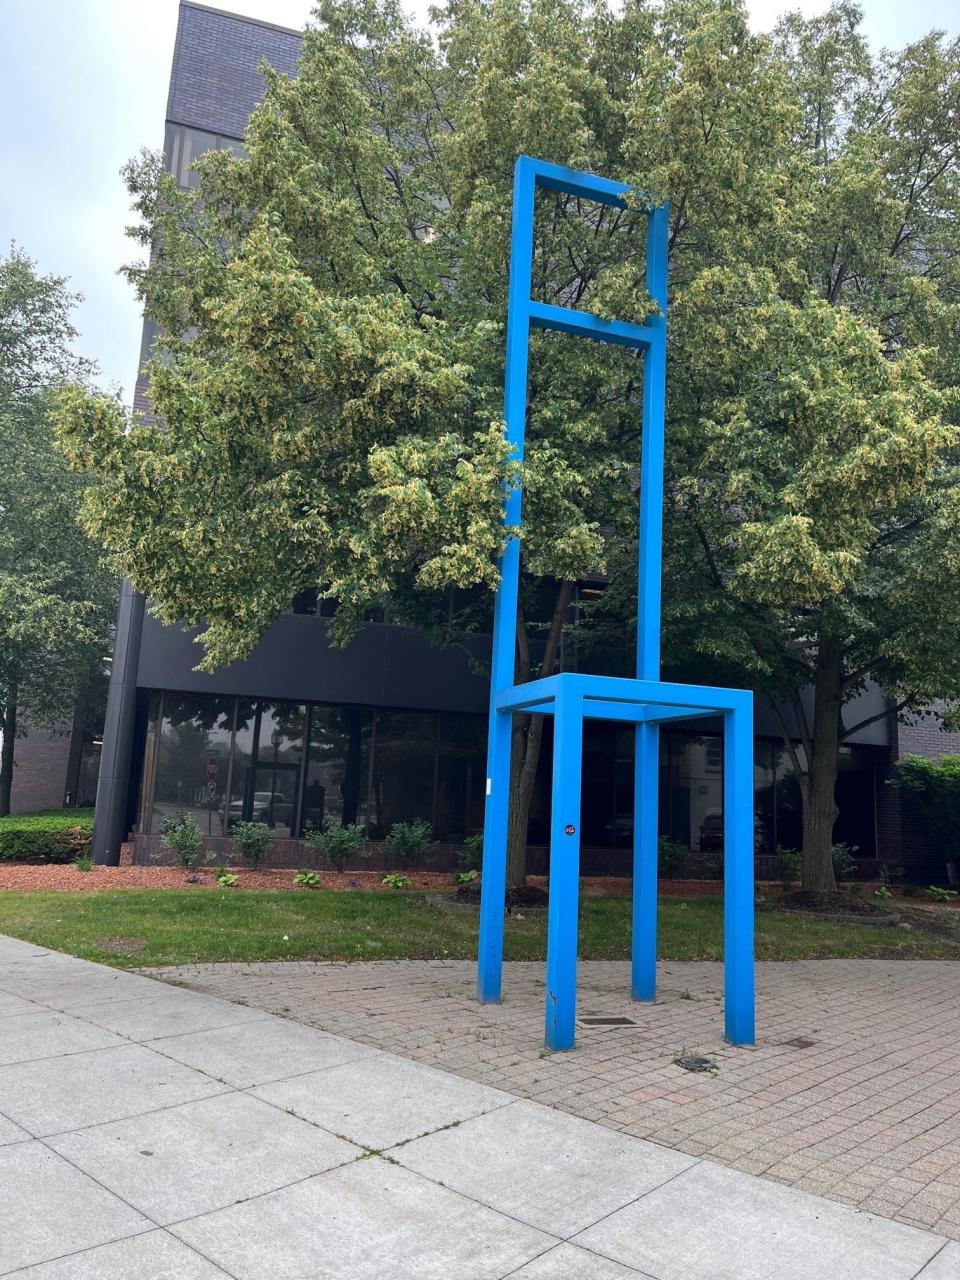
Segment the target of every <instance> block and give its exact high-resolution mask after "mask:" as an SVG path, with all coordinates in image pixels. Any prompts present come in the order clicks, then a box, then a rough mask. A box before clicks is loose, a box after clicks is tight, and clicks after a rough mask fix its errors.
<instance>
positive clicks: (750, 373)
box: [61, 0, 960, 887]
mask: <svg viewBox="0 0 960 1280" xmlns="http://www.w3.org/2000/svg"><path fill="white" fill-rule="evenodd" d="M436 35H437V39H436V40H431V39H430V38H428V37H427V36H425V35H422V34H419V33H417V32H416V31H414V30H413V29H411V28H410V27H409V26H408V25H407V24H406V22H405V21H404V19H403V18H402V16H401V14H400V12H399V9H398V8H397V7H396V6H395V4H394V3H392V0H358V2H356V3H353V2H348V0H325V2H324V3H322V4H320V6H319V8H318V9H317V25H316V27H315V29H312V30H309V31H308V32H307V34H306V36H305V40H304V55H303V61H302V64H301V67H300V75H299V77H298V78H297V79H296V80H294V81H290V80H287V79H286V78H284V77H282V76H279V75H276V74H275V73H273V72H271V71H269V69H265V76H266V80H267V92H266V97H265V100H264V103H263V105H262V106H261V107H260V108H259V109H258V110H257V111H256V112H255V113H254V115H253V117H252V119H251V122H250V126H249V128H248V130H247V134H246V137H245V139H244V147H245V150H246V156H245V157H240V156H237V155H234V154H231V153H227V152H219V153H215V154H210V155H207V156H205V157H203V158H202V159H201V160H199V161H198V162H197V165H196V168H197V170H198V173H199V187H198V188H197V189H196V190H194V191H191V192H189V193H183V192H178V191H177V190H176V188H175V186H174V183H173V179H172V178H171V177H170V176H169V175H168V174H166V173H165V172H164V171H163V168H162V165H161V164H160V162H159V160H158V159H157V158H156V157H150V156H146V155H145V156H143V157H142V158H141V159H140V160H138V161H137V162H135V163H134V164H132V165H131V166H130V168H129V170H128V181H129V185H130V189H131V192H132V194H133V197H134V201H135V205H136V208H137V210H138V212H139V213H140V214H141V215H142V219H143V223H142V226H143V230H142V232H141V236H142V239H143V240H144V243H145V244H147V245H149V247H150V249H151V259H150V263H149V265H148V266H147V267H145V268H137V269H134V270H132V271H131V276H132V278H133V279H134V281H135V283H136V285H137V287H138V288H139V290H140V293H141V295H142V297H143V298H144V301H145V305H146V308H147V310H148V313H149V314H150V315H152V316H153V317H154V318H155V319H156V320H157V321H158V322H159V323H160V325H161V326H163V329H164V332H165V334H166V335H167V336H166V337H164V338H163V340H162V348H163V351H162V359H158V360H157V361H156V362H155V363H154V366H153V369H152V395H153V402H154V407H155V409H156V412H157V414H158V415H159V417H160V418H161V419H162V420H163V425H162V426H161V425H159V424H150V423H146V422H139V423H135V424H133V425H132V426H131V424H130V423H129V422H128V420H127V419H126V417H125V416H124V415H123V414H122V413H121V411H120V410H119V408H118V407H117V406H116V405H115V404H114V403H113V402H111V401H109V400H106V399H103V398H96V397H93V398H91V397H89V396H87V395H85V394H83V393H81V392H76V393H71V394H70V395H69V396H67V397H65V399H64V402H63V414H62V420H61V430H62V439H63V443H64V446H65V448H66V449H67V451H68V454H69V455H70V457H71V458H72V460H73V462H74V463H75V465H78V466H81V467H85V468H87V469H89V470H90V471H91V472H93V474H95V475H96V476H97V478H98V479H97V483H96V484H95V485H94V486H93V487H92V488H91V490H90V491H89V494H88V498H87V502H86V520H87V524H88V527H89V528H90V529H91V531H93V532H94V533H95V534H96V536H98V537H100V538H102V539H103V541H104V542H105V544H106V545H107V546H108V547H109V549H110V551H111V553H112V555H113V557H114V562H115V564H116V566H117V568H118V569H120V570H122V571H123V572H124V573H127V574H129V575H130V576H131V577H132V578H133V580H134V581H135V583H136V584H137V585H138V586H139V587H140V588H141V589H143V590H145V591H146V592H148V594H149V595H150V597H151V599H152V600H153V602H154V608H155V609H156V611H157V612H158V614H159V615H160V616H161V617H162V618H164V619H167V620H171V621H172V620H176V621H181V622H189V623H201V622H207V623H208V624H209V625H208V628H207V630H206V632H205V635H204V639H203V644H204V647H205V655H204V658H203V662H204V664H205V665H206V666H207V667H212V666H215V665H218V664H220V663H223V662H226V661H229V660H233V659H236V658H238V657H242V656H243V655H244V654H245V653H247V652H248V651H249V649H250V648H251V646H252V645H253V644H254V643H256V640H257V639H258V637H259V636H260V635H261V634H262V631H263V629H264V627H265V626H266V625H267V624H268V623H269V622H270V621H271V620H272V619H273V618H274V617H275V616H276V614H277V613H278V612H279V611H281V610H283V609H285V608H287V607H288V604H289V601H290V599H291V598H292V596H293V595H295V594H296V593H297V592H298V591H300V590H302V589H305V588H308V587H319V588H320V590H321V592H322V593H323V594H325V595H327V596H329V597H336V599H337V601H338V602H339V610H338V613H337V615H336V618H335V623H334V626H335V632H336V635H337V636H338V637H339V639H340V640H342V641H346V640H348V639H349V636H350V635H351V633H352V631H353V630H354V629H355V627H356V625H357V624H358V622H359V620H360V619H361V618H362V617H363V615H364V613H365V611H366V610H368V609H370V608H372V607H378V606H382V605H386V604H388V605H389V608H390V610H391V613H392V615H393V616H394V617H396V618H398V619H399V620H401V621H407V622H412V623H414V624H415V625H418V626H420V627H421V628H423V629H424V630H426V631H428V632H431V633H432V634H434V635H436V636H437V637H438V638H444V639H448V640H450V639H454V638H455V637H456V636H457V635H459V634H460V633H461V632H462V631H463V630H465V629H470V628H471V627H474V626H476V625H477V624H478V623H479V622H480V621H481V620H482V610H483V608H484V607H485V605H486V603H487V601H488V597H489V590H490V588H491V587H492V586H493V585H494V583H495V581H496V567H495V565H496V556H497V553H498V551H499V549H500V546H501V541H502V531H501V529H500V517H501V506H500V484H501V482H502V481H503V479H504V478H505V477H507V476H509V475H510V474H511V463H510V460H509V459H508V458H506V457H505V455H504V450H503V446H502V442H501V436H500V426H499V421H498V419H499V414H500V408H501V383H502V361H503V339H504V328H503V326H504V317H505V305H506V284H507V265H508V253H509V221H510V201H511V179H512V169H513V164H514V161H515V159H516V156H517V155H518V154H519V153H520V152H521V151H524V152H527V153H529V154H533V155H537V156H540V157H542V158H545V159H548V160H551V161H555V162H558V163H561V164H567V165H571V166H573V167H575V168H582V169H588V170H592V171H594V172H598V173H603V174H609V175H616V176H618V177H622V178H624V179H625V180H627V181H630V182H632V183H634V184H635V186H636V187H637V189H638V190H639V191H641V192H646V193H649V196H650V198H652V199H660V198H664V197H666V198H669V199H670V201H671V228H670V253H671V281H672V297H671V321H672V327H671V356H670V360H671V366H670V373H669V386H670V391H669V406H668V415H669V422H668V447H669V452H670V457H669V488H668V495H667V507H666V515H667V521H668V530H667V531H668V542H667V546H668V554H667V572H666V579H667V586H668V644H667V646H666V649H665V651H666V653H667V655H668V657H669V659H670V662H671V665H672V666H674V667H676V668H678V669H679V668H681V667H682V665H683V662H684V661H685V660H687V659H689V660H693V659H695V660H696V663H697V664H698V666H699V668H700V670H701V671H702V668H703V664H704V660H705V659H707V660H709V665H711V666H712V667H713V668H714V669H715V670H716V672H717V673H718V674H723V675H725V676H729V678H731V679H736V680H739V681H744V680H746V681H749V682H750V683H752V684H754V685H755V686H756V687H758V688H760V689H761V690H763V691H765V692H767V693H769V695H770V696H771V698H773V699H774V701H775V703H776V705H777V707H778V708H781V709H782V710H783V714H784V718H785V731H786V732H787V736H788V737H789V736H790V733H789V730H790V729H792V728H793V727H794V726H793V725H792V724H791V723H789V717H790V716H794V715H797V716H799V717H800V723H799V725H798V726H797V729H798V732H799V735H800V738H801V742H802V748H803V750H802V753H801V752H797V751H794V754H795V756H796V763H797V766H798V772H799V774H800V777H801V790H802V793H803V800H804V811H805V837H804V881H805V883H806V884H808V886H810V887H823V886H827V887H829V885H830V884H831V883H832V877H833V872H832V866H831V861H830V845H831V839H830V834H831V828H832V824H833V812H834V810H833V787H834V780H835V773H836V758H837V747H838V742H839V739H840V737H841V736H843V735H846V734H849V732H851V731H852V728H853V726H852V725H849V724H846V723H842V708H843V706H844V704H845V702H846V701H848V700H849V698H850V697H851V696H852V695H853V694H854V693H856V692H857V691H858V690H859V689H860V688H862V686H863V683H864V681H865V680H866V679H867V678H868V677H869V676H873V677H876V678H878V679H880V680H881V681H882V682H883V683H884V685H885V686H886V687H888V688H889V689H890V690H891V691H892V692H893V693H894V694H895V695H896V697H897V699H898V704H899V705H900V706H901V707H903V708H906V707H909V706H912V705H914V703H915V702H916V701H918V700H925V699H927V698H929V697H931V696H932V695H933V694H937V695H939V696H946V697H950V696H952V695H953V694H954V692H956V691H957V690H958V689H960V670H956V669H955V667H956V664H957V662H958V659H957V654H958V653H960V648H958V646H957V645H956V643H955V641H956V635H955V626H956V624H955V622H954V621H953V619H955V618H956V616H957V609H956V605H957V600H956V594H957V590H958V588H957V586H956V585H955V584H956V573H955V568H956V566H955V564H954V563H953V561H954V558H955V556H956V550H955V548H956V546H957V545H958V544H957V541H956V532H957V530H956V519H957V499H956V496H955V495H956V492H957V491H956V488H955V485H954V483H953V480H954V476H953V465H954V459H953V450H954V429H953V426H952V425H951V424H952V423H953V421H954V419H955V406H956V394H955V392H954V391H953V390H952V386H951V383H952V378H953V370H954V369H955V367H956V347H957V340H958V333H960V324H958V319H957V309H956V289H957V283H958V281H957V270H958V268H957V265H956V252H955V251H956V245H957V234H958V233H957V229H956V228H957V221H956V217H955V215H956V200H957V168H956V148H957V134H958V130H957V127H956V126H957V117H956V111H957V105H956V101H957V94H958V89H957V75H958V72H957V68H958V52H957V47H956V44H948V43H947V42H946V41H945V40H944V39H942V38H939V37H936V36H931V37H929V38H928V39H926V40H923V41H920V42H919V43H917V44H916V45H914V46H912V47H911V48H910V49H908V50H905V51H902V52H901V53H900V54H898V55H897V56H896V57H895V58H894V57H891V58H886V57H884V58H882V59H876V60H874V59H871V58H870V56H869V54H868V52H867V50H866V47H865V45H864V42H863V40H862V38H861V36H860V34H859V31H858V13H857V11H856V10H855V9H854V8H853V7H851V6H849V5H844V4H840V5H836V6H834V7H833V8H832V9H831V10H830V11H829V12H828V13H827V15H826V16H825V17H823V18H819V19H815V20H812V21H810V22H803V21H801V20H800V19H799V18H790V19H788V20H786V21H785V22H784V23H783V25H782V26H781V28H780V29H779V30H778V32H777V33H776V35H775V36H774V38H773V39H768V38H759V37H754V36H753V35H751V34H750V32H749V30H748V26H747V21H746V11H745V8H744V6H743V5H742V3H739V2H738V0H666V2H665V3H664V4H662V5H653V4H650V3H647V2H645V0H644V2H638V0H627V3H626V4H624V5H623V6H622V8H618V10H617V12H613V11H612V10H611V9H608V8H607V7H605V6H604V5H603V4H596V5H590V6H588V5H585V4H579V3H576V2H574V0H497V3H492V0H449V3H448V4H447V5H446V6H445V7H443V8H442V9H441V10H440V11H439V15H438V27H437V32H436ZM643 212H644V210H643V199H640V200H638V202H637V205H636V207H633V208H631V209H628V210H626V211H622V212H617V211H612V210H609V209H601V208H599V207H598V206H591V205H587V204H582V203H581V202H578V201H576V200H574V199H572V198H570V197H566V196H563V195H559V196H557V195H552V194H548V195H547V196H545V197H544V198H543V199H542V200H541V201H540V202H539V205H538V219H537V233H536V240H535V256H534V262H535V267H534V293H535V296H538V297H540V298H542V299H544V300H546V301H550V302H557V303H561V304H564V305H574V306H581V307H584V308H590V309H592V310H594V311H596V312H598V313H600V314H603V315H611V314H616V315H619V316H622V317H624V318H633V319H637V318H642V317H643V316H644V315H646V314H647V313H648V311H649V306H650V303H649V299H648V297H647V295H646V293H645V291H644V289H643V287H642V283H641V282H642V278H643V266H644V264H643V243H644V241H643V235H642V223H643ZM641 386H642V366H641V363H639V362H638V361H637V359H635V358H634V357H633V356H628V355H626V354H625V353H624V352H621V351H618V350H611V349H608V348H606V347H604V346H601V345H597V344H592V343H588V342H579V343H578V342H574V341H572V340H570V339H568V338H565V337H562V336H560V335H552V334H551V335H545V334H535V335H534V336H533V340H532V344H531V380H530V410H529V423H528V452H527V458H526V461H525V464H524V468H523V473H522V481H523V484H524V497H525V528H524V540H523V565H524V571H525V583H526V588H525V591H524V596H523V599H522V600H521V619H520V622H521V625H520V628H519V643H518V653H517V678H518V679H527V678H529V677H530V676H531V675H535V674H537V673H538V672H540V671H550V670H552V669H553V668H554V666H555V664H556V662H557V661H558V657H559V647H560V641H561V637H562V634H563V627H564V622H565V619H566V618H567V616H568V613H569V603H570V598H571V590H572V585H573V584H574V583H575V582H577V581H578V580H583V579H584V578H585V577H587V576H589V575H596V574H601V575H602V574H607V575H609V577H610V584H611V585H610V590H609V591H608V593H607V596H608V601H607V608H606V614H605V616H606V618H607V619H608V621H609V629H610V631H612V634H613V635H614V642H613V649H614V650H615V653H614V657H615V659H616V660H617V662H619V663H620V664H621V665H622V666H625V667H627V668H629V664H630V658H629V653H628V652H626V650H627V649H628V648H629V646H628V645H626V644H624V641H623V635H624V633H625V632H629V631H630V630H631V628H630V625H629V624H630V621H631V619H630V607H631V606H630V603H629V602H630V601H631V599H632V597H633V594H634V593H635V582H634V580H633V577H632V573H631V570H630V565H631V564H633V563H635V560H636V495H635V486H634V477H635V468H636V464H637V460H638V453H639V449H640V441H639V434H638V424H639V422H640V392H641ZM602 632H603V628H602V626H601V627H598V634H599V635H600V636H601V637H602ZM810 684H813V685H814V686H815V689H816V698H815V702H816V714H815V715H814V716H812V717H811V716H810V715H809V714H808V712H807V711H805V710H804V707H803V704H802V702H801V698H800V693H801V690H802V689H803V688H804V687H806V686H807V685H810ZM540 725H541V721H540V720H539V719H538V718H536V717H532V718H526V719H525V718H523V717H518V718H517V720H516V725H515V739H514V747H515V750H514V764H515V772H514V779H513V781H514V789H515V790H514V794H515V803H514V804H513V806H512V812H513V820H512V827H511V871H510V877H511V880H512V881H516V880H518V879H519V878H520V877H521V876H522V874H523V848H524V843H525V836H526V815H527V811H528V807H529V799H530V796H531V795H532V790H533V781H534V776H535V772H536V764H537V759H538V756H539V747H540V738H539V734H540ZM790 749H791V750H794V749H793V747H792V745H791V748H790Z"/></svg>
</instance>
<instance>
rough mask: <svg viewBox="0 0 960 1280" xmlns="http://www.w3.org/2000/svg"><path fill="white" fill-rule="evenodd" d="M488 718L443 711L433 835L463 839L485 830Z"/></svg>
mask: <svg viewBox="0 0 960 1280" xmlns="http://www.w3.org/2000/svg"><path fill="white" fill-rule="evenodd" d="M486 777H487V722H486V720H484V719H483V717H482V716H468V715H454V714H448V713H446V712H441V713H440V737H439V751H438V753H437V790H436V799H435V802H434V835H435V836H436V838H437V839H438V840H451V841H454V842H458V843H459V842H460V841H462V840H464V839H465V838H466V837H467V836H469V835H474V834H475V833H476V832H478V831H482V830H483V805H484V797H485V794H486V785H485V784H486Z"/></svg>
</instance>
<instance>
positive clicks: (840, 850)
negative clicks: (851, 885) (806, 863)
mask: <svg viewBox="0 0 960 1280" xmlns="http://www.w3.org/2000/svg"><path fill="white" fill-rule="evenodd" d="M858 847H859V846H858V845H855V844H843V843H842V842H841V843H840V844H835V845H833V846H832V848H831V850H830V853H831V855H832V857H833V874H834V875H835V876H836V877H837V883H838V884H841V883H842V882H843V881H844V880H852V879H853V876H854V875H855V874H856V871H857V867H858V865H859V864H858V862H857V859H856V856H855V855H856V852H857V849H858Z"/></svg>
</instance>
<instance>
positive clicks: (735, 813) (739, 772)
mask: <svg viewBox="0 0 960 1280" xmlns="http://www.w3.org/2000/svg"><path fill="white" fill-rule="evenodd" d="M723 729H724V742H723V745H724V752H723V813H724V817H723V981H724V1021H725V1029H726V1036H727V1039H728V1040H729V1041H730V1043H731V1044H754V1043H755V1040H756V1030H755V1013H754V970H753V911H754V906H753V714H752V709H751V707H750V705H749V704H748V705H747V707H746V708H745V709H744V708H741V709H738V710H735V711H726V712H724V717H723Z"/></svg>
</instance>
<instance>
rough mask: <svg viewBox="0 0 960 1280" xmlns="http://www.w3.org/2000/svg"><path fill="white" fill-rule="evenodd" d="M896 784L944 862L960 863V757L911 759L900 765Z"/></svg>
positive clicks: (904, 759) (907, 757)
mask: <svg viewBox="0 0 960 1280" xmlns="http://www.w3.org/2000/svg"><path fill="white" fill-rule="evenodd" d="M897 782H898V784H899V786H900V788H901V790H902V791H904V792H905V793H906V794H907V795H909V797H910V799H911V802H912V804H913V806H914V807H915V808H916V809H917V810H918V811H919V815H920V818H921V820H922V822H923V824H924V826H925V827H926V829H927V832H928V834H929V836H930V839H931V841H932V842H936V843H937V844H938V845H939V846H940V848H941V849H942V850H943V853H944V857H945V860H946V861H947V862H948V863H949V862H956V861H958V860H960V755H945V756H941V757H940V759H939V760H927V759H926V758H925V757H924V756H915V755H908V756H905V757H904V758H903V759H902V760H899V761H898V762H897Z"/></svg>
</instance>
